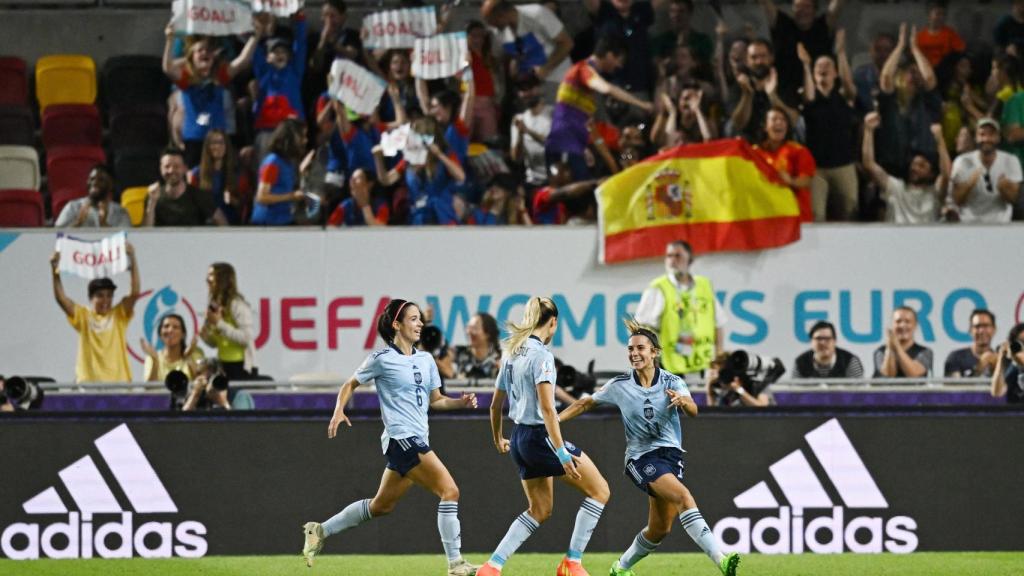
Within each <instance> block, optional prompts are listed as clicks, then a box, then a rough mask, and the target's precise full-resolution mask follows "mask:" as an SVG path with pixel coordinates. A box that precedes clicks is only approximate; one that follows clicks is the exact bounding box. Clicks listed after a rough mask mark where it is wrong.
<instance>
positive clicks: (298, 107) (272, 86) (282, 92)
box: [252, 10, 306, 161]
mask: <svg viewBox="0 0 1024 576" xmlns="http://www.w3.org/2000/svg"><path fill="white" fill-rule="evenodd" d="M257 17H258V18H259V17H262V18H265V21H266V24H264V27H263V31H264V36H266V37H267V39H266V41H265V42H262V43H260V44H258V45H257V47H256V54H255V56H253V70H252V71H253V76H254V79H255V80H256V100H255V102H254V104H253V115H254V117H255V120H254V124H253V127H254V128H255V129H256V149H257V160H258V161H262V160H263V156H262V154H263V152H264V151H265V150H266V149H267V147H266V144H265V143H266V142H268V141H269V139H270V138H271V133H272V132H273V130H274V129H275V128H277V127H278V125H280V124H281V122H283V121H285V120H287V119H298V120H301V121H303V122H305V118H306V115H305V112H304V111H303V109H304V107H303V105H302V76H303V74H304V73H305V70H306V16H305V12H304V11H303V10H299V11H298V12H296V13H295V14H292V16H291V20H292V35H291V38H289V37H287V36H281V35H275V25H274V17H273V16H272V15H269V14H260V15H257Z"/></svg>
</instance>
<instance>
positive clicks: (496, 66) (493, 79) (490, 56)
mask: <svg viewBox="0 0 1024 576" xmlns="http://www.w3.org/2000/svg"><path fill="white" fill-rule="evenodd" d="M493 41H494V38H493V37H492V36H491V33H490V31H488V29H487V27H486V26H484V23H483V22H480V21H479V20H471V21H470V22H469V24H467V25H466V46H467V48H468V49H469V66H470V68H471V69H472V71H473V72H472V75H471V78H472V84H473V100H472V104H473V108H472V121H471V122H468V123H467V124H468V125H469V126H470V127H471V137H470V140H472V141H473V142H492V141H494V139H495V138H496V137H497V136H498V103H499V102H500V100H501V94H502V92H503V91H504V87H505V78H504V76H503V75H502V71H501V64H500V62H498V59H497V58H496V57H495V55H494V48H493V47H492V43H493Z"/></svg>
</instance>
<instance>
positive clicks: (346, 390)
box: [327, 376, 359, 438]
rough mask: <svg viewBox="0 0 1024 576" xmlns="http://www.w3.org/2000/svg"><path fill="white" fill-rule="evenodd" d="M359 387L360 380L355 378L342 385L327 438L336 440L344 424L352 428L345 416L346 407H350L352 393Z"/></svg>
mask: <svg viewBox="0 0 1024 576" xmlns="http://www.w3.org/2000/svg"><path fill="white" fill-rule="evenodd" d="M358 386H359V380H356V377H355V376H353V377H351V378H349V379H348V382H345V383H344V384H342V385H341V390H338V400H337V402H335V403H334V415H333V416H331V423H330V424H328V425H327V437H328V438H334V437H335V436H336V435H337V434H338V426H340V425H341V423H342V422H344V423H345V424H347V425H348V427H349V428H351V427H352V422H350V421H349V419H348V416H346V415H345V406H347V405H348V401H349V400H351V399H352V393H353V392H354V391H355V389H356V387H358Z"/></svg>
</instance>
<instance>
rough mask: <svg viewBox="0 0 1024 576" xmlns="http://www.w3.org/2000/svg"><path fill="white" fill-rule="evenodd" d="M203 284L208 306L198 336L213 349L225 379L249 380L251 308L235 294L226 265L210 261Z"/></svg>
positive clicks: (232, 276) (233, 279) (231, 269)
mask: <svg viewBox="0 0 1024 576" xmlns="http://www.w3.org/2000/svg"><path fill="white" fill-rule="evenodd" d="M206 285H207V288H209V294H210V297H209V305H208V306H207V308H206V321H205V322H204V323H203V329H202V331H201V332H200V333H199V335H200V337H201V338H202V339H203V342H205V343H206V344H207V345H208V346H212V347H214V348H216V349H217V359H218V360H220V365H221V367H222V368H223V369H224V374H225V375H226V376H227V377H228V379H229V380H231V381H237V380H249V379H251V377H252V374H251V371H252V369H253V345H252V342H253V339H254V338H255V333H254V331H253V319H252V307H251V306H249V303H248V302H246V301H245V298H242V295H241V294H239V293H238V280H237V278H236V276H235V268H234V267H233V266H232V265H231V264H228V263H226V262H214V263H213V264H211V265H210V269H209V271H207V273H206Z"/></svg>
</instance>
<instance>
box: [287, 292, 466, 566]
mask: <svg viewBox="0 0 1024 576" xmlns="http://www.w3.org/2000/svg"><path fill="white" fill-rule="evenodd" d="M422 329H423V319H422V316H421V314H420V309H419V307H418V306H416V304H414V303H412V302H409V301H408V300H392V301H391V302H390V303H388V305H387V307H386V308H385V309H384V312H383V313H382V314H381V315H380V317H378V318H377V333H378V334H380V337H381V338H383V339H384V341H385V342H387V347H386V348H383V349H381V350H378V351H376V352H374V353H373V354H370V356H369V357H368V358H367V359H366V360H365V361H364V362H363V365H362V366H360V367H359V369H358V370H356V373H355V375H353V376H352V378H350V379H349V380H348V382H345V384H344V385H342V387H341V390H340V391H339V392H338V403H337V405H336V406H335V408H334V417H333V418H331V423H330V425H329V426H328V427H327V437H328V438H334V436H335V435H336V434H337V432H338V426H339V425H341V423H342V422H344V423H345V424H346V425H348V426H352V422H350V421H349V419H348V417H347V416H346V415H345V405H346V404H348V401H349V398H351V397H352V393H353V391H354V390H355V389H356V387H357V386H359V385H360V384H366V383H367V382H370V381H371V380H373V381H375V382H376V386H377V394H378V395H380V404H381V413H382V416H383V418H384V434H383V435H381V447H382V448H383V450H384V456H385V458H386V459H387V468H386V469H385V470H384V477H383V478H381V481H380V488H379V489H378V490H377V495H376V496H374V497H373V499H372V500H371V499H367V500H359V501H357V502H353V503H352V504H349V505H348V507H346V508H345V509H344V510H342V511H341V512H339V513H338V514H336V515H334V516H333V517H331V518H330V519H329V520H327V521H326V522H324V523H323V524H320V523H318V522H307V523H306V525H305V526H303V530H304V531H305V533H306V544H305V546H304V547H303V548H302V555H303V557H304V558H305V559H306V565H307V566H312V565H313V558H314V556H316V555H318V554H320V551H321V550H322V549H323V546H324V539H325V538H327V537H328V536H332V535H334V534H337V533H339V532H341V531H343V530H347V529H349V528H353V527H355V526H358V525H359V524H362V523H363V522H366V521H367V520H369V519H370V518H376V517H379V516H383V515H385V514H388V513H390V512H391V511H392V510H394V508H395V506H396V505H397V504H398V501H399V500H401V499H402V496H404V495H405V493H406V491H408V490H409V488H410V487H411V486H412V485H413V484H416V485H419V486H422V487H423V488H425V489H427V490H429V491H430V492H432V493H434V494H435V495H437V496H438V497H440V498H441V503H440V504H439V505H438V507H437V528H438V531H439V532H440V533H441V544H443V545H444V551H445V554H446V555H447V556H448V574H449V576H472V575H473V574H474V573H475V572H476V569H477V567H476V566H473V565H472V564H470V563H469V562H466V560H465V559H463V557H462V553H461V552H460V548H461V546H462V541H461V529H460V527H459V516H458V513H459V502H458V500H459V488H458V486H456V485H455V480H453V479H452V476H451V474H449V473H448V469H447V468H445V466H444V464H443V463H442V462H441V460H440V459H439V458H438V457H437V455H436V454H434V452H433V451H432V450H431V448H430V445H429V438H428V435H429V433H430V431H429V429H428V427H427V410H428V408H434V409H435V410H456V409H459V408H476V405H477V404H476V395H475V394H463V395H462V397H461V398H449V397H447V396H444V395H442V394H441V391H440V390H439V388H440V387H441V378H440V376H439V375H438V372H437V364H435V363H434V358H433V357H432V356H431V355H430V354H429V353H427V352H423V351H420V350H417V349H416V348H414V347H413V344H415V343H416V342H417V341H419V339H420V330H422ZM424 396H426V397H424Z"/></svg>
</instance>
